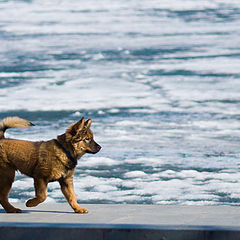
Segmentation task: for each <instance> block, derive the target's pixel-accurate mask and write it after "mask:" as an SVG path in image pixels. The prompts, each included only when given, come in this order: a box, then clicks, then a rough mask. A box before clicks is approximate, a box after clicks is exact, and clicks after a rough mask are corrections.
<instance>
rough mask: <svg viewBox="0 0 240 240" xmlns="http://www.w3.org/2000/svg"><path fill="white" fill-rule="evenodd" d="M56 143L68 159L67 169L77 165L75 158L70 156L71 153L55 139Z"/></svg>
mask: <svg viewBox="0 0 240 240" xmlns="http://www.w3.org/2000/svg"><path fill="white" fill-rule="evenodd" d="M56 143H57V145H58V146H59V147H60V148H61V149H62V150H63V152H64V153H65V154H66V155H67V157H68V159H69V160H70V161H69V164H68V166H66V167H67V168H68V170H72V169H73V168H75V167H76V165H77V160H76V159H75V158H74V157H73V156H72V154H71V153H70V152H69V151H68V150H67V149H66V148H65V147H64V146H63V145H62V144H61V143H60V142H59V141H58V140H56Z"/></svg>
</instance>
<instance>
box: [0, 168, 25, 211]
mask: <svg viewBox="0 0 240 240" xmlns="http://www.w3.org/2000/svg"><path fill="white" fill-rule="evenodd" d="M14 177H15V170H14V169H11V168H1V169H0V203H1V205H2V206H3V208H4V209H5V211H6V212H7V213H21V212H22V211H21V209H18V208H15V207H14V206H12V205H11V204H10V203H9V201H8V194H9V192H10V190H11V187H12V183H13V181H14Z"/></svg>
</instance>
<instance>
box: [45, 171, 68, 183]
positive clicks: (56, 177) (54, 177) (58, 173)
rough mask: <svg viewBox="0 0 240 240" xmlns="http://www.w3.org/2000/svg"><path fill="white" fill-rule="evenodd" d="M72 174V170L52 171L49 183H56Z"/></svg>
mask: <svg viewBox="0 0 240 240" xmlns="http://www.w3.org/2000/svg"><path fill="white" fill-rule="evenodd" d="M69 173H70V170H66V169H64V170H62V171H59V169H58V170H57V171H54V170H53V171H52V173H51V175H50V176H49V182H54V181H58V180H59V179H62V178H66V177H67V176H68V175H69Z"/></svg>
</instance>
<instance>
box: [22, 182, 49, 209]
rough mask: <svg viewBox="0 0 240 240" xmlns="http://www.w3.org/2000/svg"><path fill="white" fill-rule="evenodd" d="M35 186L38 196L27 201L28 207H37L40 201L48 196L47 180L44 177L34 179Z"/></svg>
mask: <svg viewBox="0 0 240 240" xmlns="http://www.w3.org/2000/svg"><path fill="white" fill-rule="evenodd" d="M34 188H35V193H36V197H35V198H32V199H29V200H28V201H27V203H26V206H27V207H35V206H37V205H38V204H39V203H41V202H43V201H45V200H46V198H47V182H46V181H45V180H44V179H42V178H40V179H37V178H35V179H34Z"/></svg>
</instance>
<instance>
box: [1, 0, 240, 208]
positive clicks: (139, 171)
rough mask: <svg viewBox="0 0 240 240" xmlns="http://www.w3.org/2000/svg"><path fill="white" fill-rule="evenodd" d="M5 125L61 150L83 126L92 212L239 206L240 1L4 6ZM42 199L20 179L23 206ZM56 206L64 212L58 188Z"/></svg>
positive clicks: (54, 188) (83, 170) (52, 188)
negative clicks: (19, 123)
mask: <svg viewBox="0 0 240 240" xmlns="http://www.w3.org/2000/svg"><path fill="white" fill-rule="evenodd" d="M0 12H1V13H0V117H1V118H3V117H6V116H9V115H11V116H12V115H18V116H20V117H23V118H26V119H28V120H30V121H32V122H33V123H34V124H35V125H36V126H35V127H32V128H29V129H12V130H9V131H8V132H7V136H8V137H13V138H20V139H28V140H42V139H43V140H46V139H51V138H55V137H56V136H57V135H58V134H61V133H63V132H64V131H65V129H66V127H67V126H68V125H69V124H71V123H72V122H74V121H77V120H79V119H80V118H81V117H82V116H85V117H86V118H92V119H93V124H92V130H93V131H94V133H95V139H96V141H97V142H99V144H100V145H101V146H102V147H103V148H102V150H101V152H99V153H98V154H97V155H85V156H83V158H82V159H81V160H79V163H78V166H77V169H76V173H75V180H74V181H75V182H74V183H75V191H76V194H77V197H78V199H79V201H80V202H85V203H150V204H200V205H202V204H237V205H238V204H239V203H240V171H239V170H240V169H239V167H240V166H239V158H240V154H239V145H240V95H239V93H240V81H239V80H240V72H239V66H240V40H239V36H240V7H239V2H238V1H235V0H229V1H221V0H215V1H210V0H205V1H194V0H185V1H184V0H172V1H164V0H163V1H154V0H142V1H137V0H130V1H129V0H128V1H124V0H123V1H109V0H102V1H97V0H89V1H77V0H69V1H60V0H59V1H57V0H53V1H45V0H43V1H40V0H33V1H0ZM33 195H34V189H33V180H32V179H30V178H27V177H25V176H23V175H20V174H18V175H17V177H16V181H15V183H14V185H13V190H12V192H11V195H10V197H11V200H12V201H20V202H24V201H26V200H27V199H28V198H29V197H32V196H33ZM48 201H56V202H62V201H65V200H64V197H63V195H62V194H61V192H60V190H59V186H58V184H57V183H51V184H49V194H48Z"/></svg>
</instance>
